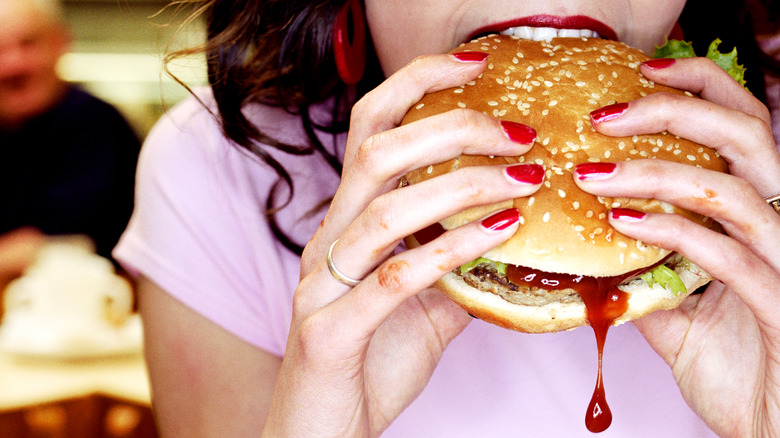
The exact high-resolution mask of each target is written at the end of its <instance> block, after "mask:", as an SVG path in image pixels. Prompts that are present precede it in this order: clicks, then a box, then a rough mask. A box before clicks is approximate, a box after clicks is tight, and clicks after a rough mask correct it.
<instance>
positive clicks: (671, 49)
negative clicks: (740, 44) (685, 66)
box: [653, 38, 750, 91]
mask: <svg viewBox="0 0 780 438" xmlns="http://www.w3.org/2000/svg"><path fill="white" fill-rule="evenodd" d="M721 42H722V41H721V40H720V38H716V39H715V40H714V41H713V42H712V43H710V47H709V48H708V49H707V55H706V56H707V58H709V59H711V60H713V61H714V62H715V63H716V64H718V66H719V67H720V68H722V69H723V70H725V71H726V72H727V73H728V74H729V75H731V77H732V78H734V80H736V81H737V82H739V84H740V85H742V86H743V87H745V89H746V90H748V91H750V90H749V89H748V87H747V86H746V85H745V67H744V66H743V65H741V64H739V63H738V62H737V48H736V47H734V50H732V51H731V52H729V53H722V52H721V51H720V50H718V46H720V43H721ZM695 56H697V55H696V53H695V52H694V50H693V45H691V43H690V42H688V41H680V40H668V39H667V40H666V43H665V44H664V45H663V46H660V47H658V46H656V48H655V51H654V52H653V57H654V58H693V57H695Z"/></svg>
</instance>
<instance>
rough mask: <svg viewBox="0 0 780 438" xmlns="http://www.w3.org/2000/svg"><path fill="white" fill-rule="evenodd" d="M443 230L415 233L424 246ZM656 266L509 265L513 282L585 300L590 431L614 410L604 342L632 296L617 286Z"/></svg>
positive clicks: (607, 419)
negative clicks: (573, 269)
mask: <svg viewBox="0 0 780 438" xmlns="http://www.w3.org/2000/svg"><path fill="white" fill-rule="evenodd" d="M442 233H444V229H443V228H442V227H441V225H439V224H433V225H431V226H429V227H427V228H425V229H423V230H421V231H419V232H417V233H415V235H414V237H415V239H417V241H418V242H420V244H421V245H424V244H426V243H428V242H430V241H431V240H433V239H435V238H436V237H438V236H439V235H441V234H442ZM661 263H662V262H661ZM658 264H660V263H658ZM653 267H654V266H651V267H649V268H645V269H640V270H636V271H632V272H627V273H625V274H622V275H618V276H615V277H587V276H583V275H570V274H554V273H550V272H544V271H539V270H536V269H532V268H526V267H523V266H516V265H508V266H507V270H506V275H507V279H509V281H511V282H512V283H515V284H517V285H520V286H529V287H538V288H541V289H546V290H563V289H573V290H574V291H576V292H577V294H579V296H580V297H581V298H582V301H583V302H584V303H585V311H586V312H585V315H586V318H587V319H588V323H590V326H591V327H592V328H593V332H594V334H595V335H596V347H597V349H598V375H597V377H596V388H595V389H594V390H593V396H592V397H591V400H590V403H589V404H588V411H587V412H586V414H585V426H586V427H587V428H588V430H589V431H591V432H594V433H597V432H603V431H605V430H606V429H607V428H608V427H609V426H610V424H612V411H611V410H610V409H609V405H608V404H607V398H606V393H605V390H604V380H603V378H602V360H603V357H604V343H605V341H606V339H607V331H608V330H609V327H610V326H611V325H612V323H614V322H615V320H616V319H617V318H619V317H620V316H621V315H623V314H624V313H625V312H626V310H628V296H629V294H627V293H625V292H623V291H621V290H620V289H618V288H617V286H618V285H619V284H620V283H622V282H623V281H625V280H627V279H629V278H633V277H636V276H638V275H641V274H642V273H643V272H646V271H648V270H650V269H652V268H653Z"/></svg>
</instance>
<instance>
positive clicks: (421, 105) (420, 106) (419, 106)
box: [415, 103, 425, 109]
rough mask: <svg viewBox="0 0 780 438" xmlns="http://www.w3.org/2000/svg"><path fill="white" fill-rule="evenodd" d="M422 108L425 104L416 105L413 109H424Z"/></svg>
mask: <svg viewBox="0 0 780 438" xmlns="http://www.w3.org/2000/svg"><path fill="white" fill-rule="evenodd" d="M424 106H425V104H424V103H421V104H419V105H417V106H416V107H415V108H417V109H420V108H422V107H424Z"/></svg>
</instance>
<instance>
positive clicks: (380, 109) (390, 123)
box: [344, 54, 487, 167]
mask: <svg viewBox="0 0 780 438" xmlns="http://www.w3.org/2000/svg"><path fill="white" fill-rule="evenodd" d="M486 59H487V58H481V57H480V58H474V57H468V58H466V57H459V56H457V54H456V55H447V54H444V55H429V56H421V57H419V58H416V59H415V60H413V61H412V62H411V63H409V64H407V65H406V66H405V67H403V68H401V69H400V70H399V71H397V72H396V73H394V74H393V75H392V76H390V77H389V78H387V80H385V81H384V82H383V83H382V84H380V85H379V86H378V87H377V88H375V89H374V90H372V91H370V92H369V93H367V94H366V95H365V96H363V98H362V99H360V100H359V101H358V102H357V103H356V104H355V105H354V106H353V108H352V114H351V121H350V130H349V141H348V144H347V151H346V155H345V157H344V165H345V167H348V166H349V165H350V163H351V162H352V158H353V156H354V153H355V148H356V147H357V146H358V145H360V144H361V143H363V141H365V140H366V139H367V138H368V137H370V136H371V135H374V134H377V133H379V132H383V131H387V130H388V129H391V128H394V127H396V126H398V125H399V124H400V123H401V120H402V119H403V117H404V115H405V114H406V113H407V112H408V111H409V109H410V108H411V107H412V105H414V104H415V103H417V102H418V101H419V100H420V99H421V98H422V97H423V95H425V94H427V93H432V92H435V91H440V90H444V89H447V88H451V87H456V86H458V85H463V84H465V83H466V82H468V81H470V80H472V79H474V78H476V77H477V76H478V75H479V74H480V73H482V71H483V70H484V69H485V68H486V67H487V61H486Z"/></svg>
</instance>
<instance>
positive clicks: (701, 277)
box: [436, 257, 712, 333]
mask: <svg viewBox="0 0 780 438" xmlns="http://www.w3.org/2000/svg"><path fill="white" fill-rule="evenodd" d="M681 259H682V257H681ZM672 269H674V271H675V272H676V273H677V275H678V276H679V277H680V279H681V280H682V281H683V283H685V288H686V290H687V291H688V292H686V293H680V294H678V295H677V296H675V295H674V294H673V293H672V292H671V291H670V290H668V289H666V288H664V287H662V286H660V285H658V284H654V285H652V286H649V285H648V284H647V283H646V282H645V281H644V280H642V279H641V278H634V279H633V280H630V281H628V282H627V283H625V284H621V285H620V286H619V289H620V290H622V291H623V292H627V293H628V294H630V296H629V298H628V310H627V311H626V312H625V313H624V314H623V315H622V316H620V317H619V318H617V319H616V320H615V322H614V325H619V324H622V323H624V322H627V321H631V320H633V319H637V318H641V317H643V316H645V315H647V314H649V313H651V312H655V311H656V310H668V309H673V308H675V307H677V306H678V305H679V304H680V303H682V301H683V300H684V299H685V298H686V297H687V296H688V295H690V294H691V293H692V292H693V291H695V290H696V289H698V288H699V287H701V286H703V285H705V284H707V283H708V282H709V281H710V280H712V277H710V275H709V274H707V273H706V272H704V271H703V270H702V269H701V268H699V267H698V266H696V265H694V264H693V263H692V262H690V261H688V260H685V259H682V261H681V262H679V263H676V264H675V265H674V266H672ZM436 287H437V288H438V289H439V290H441V291H442V292H443V293H444V294H445V295H447V296H448V297H449V298H450V299H451V300H453V301H454V302H456V303H458V304H459V305H460V306H461V307H463V308H464V309H465V310H466V311H467V312H469V314H471V315H472V316H474V317H476V318H479V319H482V320H484V321H487V322H490V323H492V324H495V325H498V326H501V327H504V328H507V329H512V330H517V331H520V332H526V333H550V332H558V331H563V330H571V329H574V328H577V327H580V326H583V325H588V320H587V317H586V315H585V304H584V303H583V302H582V300H581V299H579V297H577V299H575V300H570V302H562V301H554V302H548V303H546V304H542V305H523V304H514V303H510V302H509V301H506V300H505V299H503V298H501V297H500V296H499V295H496V294H494V293H491V292H483V291H481V290H479V289H477V288H475V287H472V286H470V285H469V284H468V283H466V281H464V280H463V278H462V277H461V276H460V275H458V274H456V273H454V272H450V273H448V274H447V275H445V276H444V277H442V278H441V279H440V280H439V281H438V282H436Z"/></svg>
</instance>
